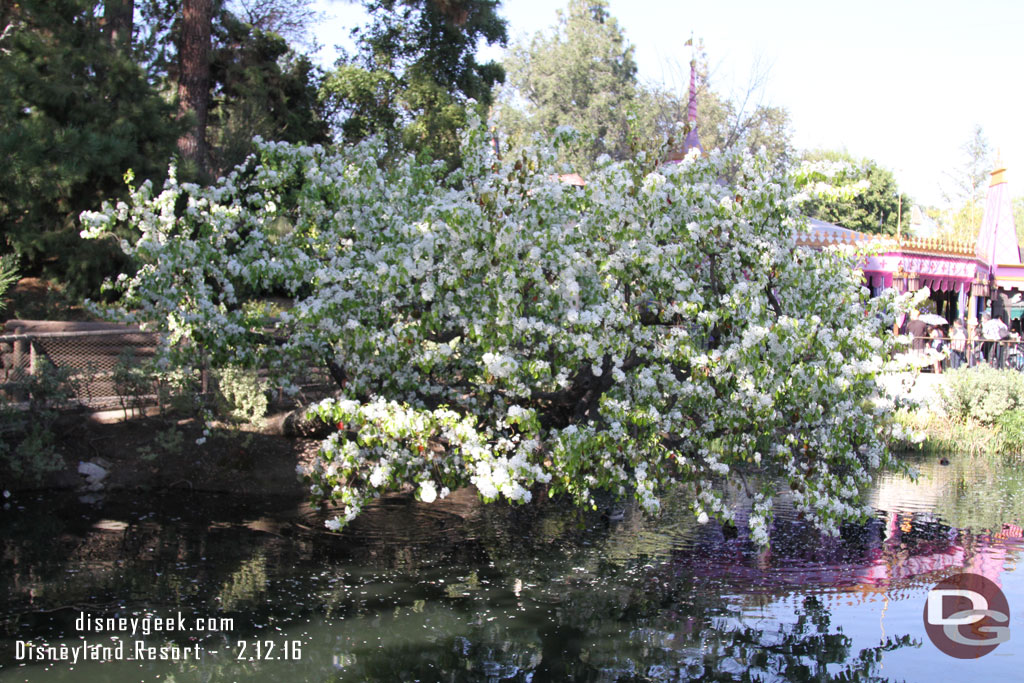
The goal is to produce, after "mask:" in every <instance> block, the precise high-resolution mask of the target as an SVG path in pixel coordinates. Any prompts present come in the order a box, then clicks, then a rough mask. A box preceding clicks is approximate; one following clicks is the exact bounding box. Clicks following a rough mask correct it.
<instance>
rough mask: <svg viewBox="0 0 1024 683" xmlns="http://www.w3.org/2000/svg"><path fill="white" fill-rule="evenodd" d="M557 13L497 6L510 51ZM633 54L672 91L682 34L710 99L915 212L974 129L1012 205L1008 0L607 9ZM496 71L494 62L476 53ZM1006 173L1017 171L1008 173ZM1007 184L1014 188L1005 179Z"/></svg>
mask: <svg viewBox="0 0 1024 683" xmlns="http://www.w3.org/2000/svg"><path fill="white" fill-rule="evenodd" d="M318 5H319V7H320V9H321V11H323V12H324V13H325V19H324V21H322V22H321V23H320V24H319V27H318V29H317V32H316V35H317V39H318V41H319V42H320V43H321V44H323V45H325V46H327V48H325V49H324V50H322V51H321V54H320V55H319V57H320V61H321V63H322V64H324V65H325V66H329V65H330V64H331V63H332V62H333V59H334V55H335V53H334V52H333V50H332V49H330V48H331V46H333V45H335V44H337V43H343V44H347V45H349V46H351V44H352V43H351V42H350V41H349V39H348V34H349V30H350V29H351V28H352V27H355V26H358V25H360V24H361V23H364V21H365V19H364V18H363V16H364V15H362V13H361V9H360V8H359V6H358V4H354V3H351V2H346V1H345V0H318ZM565 5H566V1H565V0H546V1H545V0H505V2H504V3H503V4H502V7H501V9H500V14H501V15H502V16H504V17H505V18H506V19H507V20H508V24H509V37H510V40H511V41H516V40H526V39H528V38H529V37H530V36H532V35H533V34H534V33H536V32H537V31H545V30H550V29H551V27H552V26H553V25H554V24H555V21H556V12H557V10H558V9H559V8H562V7H564V6H565ZM609 9H610V13H611V15H612V16H613V17H615V18H616V19H617V20H618V21H619V24H620V25H621V26H622V28H623V31H624V32H625V35H626V39H627V40H628V41H629V42H630V43H631V44H632V45H634V46H635V48H636V53H635V54H636V60H637V64H638V66H639V76H640V78H641V80H642V81H644V82H648V83H655V84H662V85H665V86H669V87H674V88H676V89H680V90H682V89H683V88H684V87H685V84H686V82H687V79H688V73H685V70H686V68H687V66H686V65H687V64H688V63H689V59H690V51H689V50H690V48H688V47H685V46H684V43H685V42H686V40H687V39H688V38H689V37H690V35H691V33H692V34H693V36H694V37H695V38H696V39H697V40H698V41H703V43H704V47H705V51H706V53H707V57H708V61H709V66H710V80H711V83H710V86H711V88H712V89H713V90H715V91H716V92H719V93H720V94H723V95H726V96H728V95H741V94H742V93H744V92H745V91H746V90H747V89H748V84H749V83H750V81H751V78H752V76H754V75H756V74H763V75H764V76H765V82H764V86H763V88H762V89H761V90H760V91H759V92H758V97H757V100H756V101H757V102H760V103H763V104H766V105H772V106H780V107H784V108H786V109H787V110H788V111H789V114H790V120H791V123H792V133H793V143H794V145H795V146H796V147H797V148H798V149H812V148H826V149H845V150H846V151H847V152H849V153H850V154H852V155H854V156H856V157H867V158H870V159H873V160H875V161H876V162H877V163H879V164H880V165H881V166H883V167H885V168H887V169H889V170H890V171H892V172H893V173H894V174H895V176H896V180H897V182H898V183H899V186H900V189H901V190H902V191H903V192H906V193H907V194H908V195H909V197H911V198H912V199H913V200H914V201H915V202H916V203H919V204H925V205H935V206H944V204H945V202H944V199H943V188H947V189H951V188H952V183H951V182H950V180H949V176H948V174H949V173H953V172H955V171H956V170H957V169H958V168H961V167H962V166H963V164H964V163H965V160H966V158H965V156H964V153H963V151H962V147H963V145H964V144H965V143H967V142H968V141H969V140H970V139H971V137H972V136H973V132H974V128H975V126H981V128H982V130H983V132H984V134H985V137H986V138H987V140H988V142H989V145H990V146H991V148H992V149H993V150H996V149H998V150H999V151H1000V153H1001V158H1002V160H1003V162H1004V165H1006V166H1007V168H1008V172H1007V177H1008V180H1009V183H1010V188H1011V191H1012V192H1013V194H1014V195H1022V194H1024V127H1022V124H1024V120H1022V119H1021V116H1022V114H1024V85H1022V81H1024V2H1020V0H972V1H971V2H967V1H953V0H927V1H926V0H887V1H881V0H858V1H857V2H836V1H829V0H776V1H775V2H765V1H764V0H717V1H716V0H703V1H702V2H692V1H689V0H681V1H680V0H677V1H676V2H666V1H665V0H661V1H657V0H610V2H609ZM481 56H482V57H483V58H487V59H498V60H500V59H501V56H502V50H501V49H498V48H487V49H484V50H482V51H481ZM1018 169H1019V171H1018ZM1016 178H1020V180H1019V181H1018V180H1016Z"/></svg>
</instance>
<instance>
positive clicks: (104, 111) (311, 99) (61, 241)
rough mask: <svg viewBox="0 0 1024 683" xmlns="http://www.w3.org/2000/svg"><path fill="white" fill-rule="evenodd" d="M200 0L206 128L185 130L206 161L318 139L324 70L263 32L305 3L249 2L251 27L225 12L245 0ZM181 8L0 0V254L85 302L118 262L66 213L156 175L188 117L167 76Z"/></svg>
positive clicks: (295, 24) (179, 55) (173, 67)
mask: <svg viewBox="0 0 1024 683" xmlns="http://www.w3.org/2000/svg"><path fill="white" fill-rule="evenodd" d="M191 2H192V0H189V3H191ZM207 2H208V3H209V5H210V11H211V12H212V13H213V14H212V17H211V19H210V20H209V26H208V27H207V28H208V29H209V31H210V39H209V41H207V42H209V48H208V49H207V50H206V51H205V52H206V57H205V59H206V60H207V61H208V67H209V75H208V79H207V84H206V87H205V88H203V87H200V88H199V90H198V91H197V92H196V93H194V94H195V95H196V97H199V96H200V95H204V94H205V101H206V103H207V104H206V105H205V106H206V107H207V112H208V113H207V124H206V130H205V133H204V134H199V133H197V132H196V131H197V128H196V127H195V126H194V127H193V128H192V129H191V130H190V134H189V136H188V137H187V138H186V139H187V140H188V141H189V144H194V145H200V143H201V144H202V146H203V147H205V148H206V152H207V153H206V159H207V161H204V162H203V163H204V166H205V167H206V168H209V170H211V171H213V172H219V171H221V170H223V169H225V168H228V167H231V166H232V165H234V164H235V163H237V162H238V161H240V160H241V159H242V158H244V156H245V155H246V154H248V153H249V152H250V151H252V149H253V147H252V138H253V136H254V135H260V136H262V137H263V138H265V139H269V140H284V141H288V142H297V143H298V142H305V143H314V142H317V143H322V142H327V141H328V140H329V128H328V126H327V122H326V119H325V117H324V115H323V113H322V109H323V108H322V106H321V104H320V102H319V101H318V91H319V87H320V79H321V76H322V74H321V73H320V72H319V71H318V70H317V69H315V68H314V67H313V66H312V64H311V63H310V61H309V59H308V58H306V57H305V56H303V55H300V54H298V53H296V52H295V51H294V50H293V49H292V48H290V46H289V45H288V44H287V42H286V41H285V40H284V38H282V37H281V36H280V35H278V34H277V33H275V32H274V30H275V28H281V29H282V30H287V31H295V32H297V31H299V29H300V28H301V24H300V22H299V20H298V19H296V18H295V17H296V16H297V15H295V14H294V13H293V14H291V15H289V14H287V11H285V10H288V11H290V10H293V9H295V7H298V8H299V9H301V8H303V7H305V8H306V9H308V3H299V4H298V5H296V6H294V7H293V5H292V4H291V3H290V2H288V0H261V2H260V3H258V7H257V4H256V3H251V6H250V10H251V11H250V13H249V14H248V16H250V17H252V18H254V20H258V21H259V22H261V23H262V24H263V25H264V28H260V27H257V26H253V25H252V24H251V23H249V22H247V21H243V20H242V19H241V18H239V16H237V15H236V14H235V13H234V12H232V11H231V8H237V7H238V6H242V5H245V3H242V2H241V0H239V2H238V3H237V4H235V3H232V4H225V3H224V2H222V1H221V0H207ZM189 3H186V2H184V1H183V0H106V2H103V3H100V2H97V1H96V0H53V1H52V2H44V1H43V0H25V1H23V2H18V3H14V2H10V1H3V2H0V51H2V54H3V56H2V58H3V60H4V64H3V69H0V99H2V101H0V153H2V154H3V155H4V159H5V162H6V163H5V164H4V165H3V168H0V233H2V234H3V235H4V236H5V237H7V238H8V239H7V240H5V242H4V245H3V246H0V253H3V252H4V251H7V250H11V251H13V252H14V253H16V254H17V255H18V259H19V267H20V271H21V272H22V273H23V274H25V275H28V276H42V277H47V278H54V279H58V280H61V281H63V282H64V283H65V284H68V285H71V286H72V288H73V290H74V293H76V294H85V293H88V294H89V295H91V296H95V295H96V294H98V289H99V284H100V283H101V282H102V280H103V278H104V277H107V276H111V275H115V274H117V273H118V272H121V271H122V270H125V269H130V266H129V264H127V263H126V262H125V260H124V257H123V254H122V252H121V251H120V250H116V251H115V249H114V247H113V245H112V244H110V243H106V242H88V243H82V242H81V240H80V239H79V236H78V232H79V230H80V226H79V224H78V215H79V214H80V213H81V212H82V211H83V210H86V209H92V208H95V207H96V205H97V204H98V202H99V201H100V198H101V197H104V198H114V199H116V198H117V197H123V196H126V194H127V188H126V187H125V184H124V180H123V178H124V174H125V172H126V171H127V170H128V169H131V170H132V171H133V173H134V176H135V178H136V180H137V181H138V182H142V181H144V180H147V179H148V180H154V181H157V182H159V181H161V180H162V179H163V177H164V175H165V173H166V168H167V162H168V160H169V159H170V158H171V157H172V156H173V155H174V153H175V149H176V141H177V140H178V139H179V137H182V135H181V134H182V133H183V132H184V126H185V124H186V122H187V121H189V122H191V123H192V124H196V123H197V118H198V117H196V116H193V115H191V114H189V115H188V116H186V118H185V119H180V118H179V113H180V110H178V109H177V108H176V107H175V105H174V100H175V96H176V93H177V91H178V86H179V84H180V83H183V82H186V81H188V79H187V78H185V76H184V75H183V74H184V71H183V69H182V64H183V63H187V61H188V60H187V59H186V58H185V54H184V53H183V52H182V43H183V41H184V40H185V38H184V35H185V24H186V23H187V22H186V21H185V8H186V6H187V5H188V4H189ZM275 8H281V9H282V11H283V12H284V14H281V13H278V14H274V11H275ZM257 9H259V10H260V12H262V14H260V13H258V12H257V11H256V10H257ZM133 11H134V12H136V14H133ZM288 16H290V17H292V19H289V20H287V21H286V20H285V19H283V18H282V17H288ZM298 16H299V18H301V16H305V15H298ZM136 19H137V21H136ZM289 22H290V23H289ZM200 42H202V41H200ZM185 94H186V97H192V94H189V93H185ZM200 99H204V98H202V97H200ZM182 102H183V105H187V101H186V100H185V99H183V100H182ZM184 109H185V110H188V109H189V107H188V106H184ZM189 149H191V150H192V151H191V152H189V153H190V154H192V153H195V151H196V149H197V148H189ZM186 151H188V150H186ZM196 168H197V169H198V168H199V167H198V166H196ZM187 176H188V170H187V168H185V169H183V170H182V177H187Z"/></svg>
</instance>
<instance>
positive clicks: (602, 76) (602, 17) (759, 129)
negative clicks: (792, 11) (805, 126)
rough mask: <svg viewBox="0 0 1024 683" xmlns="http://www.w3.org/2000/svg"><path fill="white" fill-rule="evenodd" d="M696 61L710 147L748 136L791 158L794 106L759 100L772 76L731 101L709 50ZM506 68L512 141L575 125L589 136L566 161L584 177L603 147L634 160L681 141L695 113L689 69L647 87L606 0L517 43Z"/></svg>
mask: <svg viewBox="0 0 1024 683" xmlns="http://www.w3.org/2000/svg"><path fill="white" fill-rule="evenodd" d="M697 62H698V63H697V76H698V78H697V96H698V130H699V133H700V138H701V142H702V144H703V146H704V148H705V149H720V150H725V149H729V148H731V147H733V146H734V145H738V144H740V143H741V142H742V143H743V144H745V145H746V146H747V148H748V149H759V148H760V147H762V146H764V147H766V148H767V150H768V154H769V156H770V157H771V158H772V159H773V160H776V161H778V162H780V163H782V162H784V161H785V160H786V159H788V158H789V155H790V151H791V150H790V142H789V139H790V132H789V115H788V113H787V112H786V111H785V109H781V108H777V107H768V106H764V105H763V104H760V103H757V104H755V99H756V95H757V93H758V92H759V90H760V88H761V87H762V86H763V82H764V75H763V74H760V75H756V74H755V77H753V78H752V79H751V82H750V84H749V87H748V88H747V90H746V92H744V93H742V95H741V96H740V97H739V98H736V99H731V98H725V97H722V96H720V95H719V94H717V93H715V92H713V91H712V90H711V88H710V86H709V79H708V68H707V58H706V55H705V54H704V53H703V48H702V47H698V56H697ZM505 65H506V69H507V71H508V84H507V86H505V87H504V88H503V89H502V95H501V98H500V99H501V101H502V107H501V109H500V119H501V129H502V131H503V133H505V135H506V136H508V138H509V140H510V143H511V145H512V146H513V147H520V146H522V145H524V144H527V143H528V142H529V141H530V140H531V139H532V138H533V137H534V136H535V135H537V134H540V135H542V136H546V135H550V134H551V132H552V131H553V130H555V129H556V128H557V127H559V126H572V127H573V128H575V129H576V130H578V131H579V132H581V133H583V136H584V139H585V142H584V144H583V145H582V146H580V147H579V148H578V149H576V150H574V151H572V152H570V153H568V154H567V155H566V160H567V161H568V163H569V164H570V165H571V166H572V167H573V169H574V170H576V171H578V172H580V173H583V174H584V175H587V174H588V173H589V172H590V170H591V169H592V168H593V167H594V162H595V161H596V159H597V158H598V157H599V156H600V155H601V154H608V155H609V156H610V157H611V158H613V159H625V158H627V157H630V156H632V155H635V154H636V153H637V152H639V151H641V150H648V151H653V150H654V149H655V148H656V147H658V146H659V145H660V142H661V140H662V139H664V138H666V137H669V138H672V137H676V138H678V135H679V131H678V128H677V124H678V123H680V122H683V121H686V118H687V106H688V103H689V92H688V84H689V67H688V66H687V67H686V69H685V74H684V73H683V71H684V70H683V69H680V70H679V73H680V76H681V78H680V79H679V82H680V83H681V84H685V85H684V87H681V88H675V89H673V88H668V87H665V86H663V85H660V84H641V83H640V82H639V81H638V80H637V75H636V73H637V68H636V62H635V60H634V57H633V47H632V46H631V45H630V44H629V43H628V41H627V40H626V37H625V34H624V33H623V32H622V30H621V29H620V28H619V26H618V23H617V22H616V21H615V19H614V18H613V17H611V16H610V15H609V13H608V4H607V2H605V1H604V0H573V2H571V3H570V4H569V6H568V8H567V9H566V10H565V11H563V12H560V13H559V18H558V23H557V24H556V25H555V27H554V30H553V31H552V32H551V33H550V34H543V33H538V34H537V35H536V36H534V38H533V39H532V40H531V41H530V42H529V43H528V44H518V45H516V46H514V47H513V48H512V50H511V55H510V56H509V58H508V59H507V60H506V62H505Z"/></svg>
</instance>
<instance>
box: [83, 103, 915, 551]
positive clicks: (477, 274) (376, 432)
mask: <svg viewBox="0 0 1024 683" xmlns="http://www.w3.org/2000/svg"><path fill="white" fill-rule="evenodd" d="M560 134H563V135H565V136H568V137H572V136H571V134H570V133H569V131H562V132H561V133H560ZM465 135H466V139H465V140H464V147H463V159H464V165H463V168H462V169H461V170H460V173H461V178H462V180H461V182H459V183H455V184H448V183H446V182H445V181H444V178H443V177H441V175H440V173H441V169H440V167H438V166H435V165H430V164H422V163H420V162H418V161H417V160H416V159H414V158H406V159H399V160H397V161H396V162H395V163H394V164H391V165H386V166H385V165H381V164H380V163H379V160H380V158H381V157H382V152H381V150H382V148H381V143H380V142H379V141H376V140H368V141H366V142H363V143H360V144H358V145H350V146H344V147H338V148H324V147H297V146H292V145H287V144H284V143H270V142H262V143H260V145H259V150H258V152H257V154H256V156H255V158H254V159H253V160H252V161H251V162H250V163H249V164H248V165H247V167H246V168H245V169H239V170H238V171H234V172H232V173H230V174H229V175H228V176H227V177H225V178H222V179H220V180H219V181H218V182H217V183H215V184H213V185H212V186H210V187H205V188H203V187H196V186H189V185H182V184H179V183H178V182H177V181H176V179H175V177H174V175H173V174H172V175H171V177H170V178H169V180H168V181H167V183H166V184H165V186H164V188H163V189H162V191H160V192H159V193H156V191H155V190H154V188H153V187H152V186H151V185H149V184H148V183H143V184H142V185H141V186H139V187H137V188H133V189H132V192H131V198H130V201H128V202H126V203H120V204H118V205H116V206H111V205H106V206H104V207H103V209H102V210H101V211H98V212H92V213H87V214H83V216H82V221H83V235H85V236H88V237H102V236H104V235H108V234H112V233H113V232H114V231H115V230H118V231H120V230H122V229H123V228H124V227H125V226H128V227H130V228H132V229H134V230H135V231H136V233H137V236H138V239H137V240H136V241H135V242H134V243H129V242H124V243H123V245H122V246H123V248H124V249H125V250H126V251H128V252H129V253H130V255H131V256H132V257H133V260H134V261H135V262H137V263H139V264H141V267H140V268H139V270H138V272H137V273H136V274H135V275H133V276H125V277H122V278H119V279H118V281H117V282H116V283H115V286H116V287H117V288H118V289H119V290H120V291H121V293H122V301H121V303H120V305H121V312H120V314H119V316H120V317H121V318H122V319H125V320H134V321H147V322H153V323H156V324H157V325H158V326H159V327H161V328H162V329H163V330H164V331H166V332H167V333H168V335H169V343H168V344H167V345H166V347H165V348H164V350H163V357H162V358H161V362H162V363H164V364H165V365H166V366H167V367H169V368H197V367H200V366H201V364H202V363H203V362H204V359H212V362H213V363H214V364H215V365H217V366H225V367H226V366H237V367H241V368H252V369H262V370H265V371H268V372H269V374H270V377H271V379H272V380H273V381H275V382H277V384H278V386H281V387H287V388H288V389H289V390H290V391H295V390H297V387H296V386H295V378H297V377H300V376H304V375H305V374H307V373H308V370H309V369H310V365H311V364H317V363H323V362H324V361H329V362H330V363H331V364H332V366H336V367H340V368H343V369H344V370H345V375H346V377H347V379H346V383H345V387H344V393H345V395H346V396H347V397H348V398H344V399H338V400H332V401H327V402H324V403H321V404H319V405H318V406H315V407H314V409H313V412H314V413H315V414H316V415H319V416H320V417H321V418H322V419H324V420H325V421H327V422H329V423H331V424H339V425H341V426H340V427H339V429H338V431H337V433H336V434H334V435H332V436H331V437H330V438H328V439H325V441H324V443H323V445H322V447H321V449H320V453H319V455H318V457H317V460H316V461H315V462H314V463H313V465H312V467H311V468H310V469H309V470H308V471H303V472H300V474H302V475H303V476H308V477H309V478H310V480H311V485H312V486H315V487H316V488H315V489H314V490H315V491H316V492H317V495H319V496H321V497H324V498H330V499H331V500H332V501H333V502H334V503H335V504H336V505H338V506H339V507H342V508H343V509H344V514H343V515H340V516H339V517H337V518H334V519H332V520H331V521H330V522H329V528H340V527H341V526H343V525H344V523H346V522H347V521H348V520H350V519H352V518H353V517H354V516H355V515H356V514H358V513H359V511H360V510H361V509H363V507H364V506H365V504H366V503H367V502H368V501H369V500H371V499H372V498H373V497H374V496H377V495H380V494H381V493H383V492H384V491H387V490H401V489H406V490H411V491H415V492H416V495H417V496H418V498H419V499H420V500H423V501H426V502H430V501H435V500H436V499H437V498H442V497H444V495H446V492H447V491H448V490H452V489H454V488H456V487H458V486H466V485H469V484H474V485H475V486H476V487H477V488H478V489H479V491H480V493H481V495H482V496H483V497H484V498H485V499H488V500H493V499H497V498H499V497H504V498H506V499H508V500H512V501H518V502H526V501H529V500H530V498H531V488H532V487H534V486H536V485H538V484H547V485H548V486H549V487H550V488H551V489H552V491H553V492H556V493H557V492H564V493H568V494H570V495H572V496H573V497H574V498H575V499H576V500H578V501H580V502H588V503H589V502H591V499H592V495H593V493H594V492H596V491H599V490H606V491H610V492H612V493H613V494H617V495H622V494H625V493H630V492H631V493H632V494H634V495H636V496H637V498H638V499H639V501H640V502H641V504H642V505H643V506H644V508H646V509H648V510H656V509H658V506H659V501H658V495H659V492H660V491H661V490H663V488H664V487H665V486H668V485H671V484H674V483H683V484H686V485H689V486H691V487H693V489H694V491H695V492H696V493H697V501H698V502H697V504H698V507H697V508H696V509H695V514H697V515H698V519H704V518H705V517H706V518H708V519H710V517H717V518H719V519H728V518H729V516H730V514H731V512H730V506H729V505H728V504H727V502H726V501H724V500H723V499H722V498H721V496H717V495H712V494H711V493H710V491H712V490H726V489H728V486H725V485H726V484H733V483H735V482H736V481H737V480H740V479H741V478H742V479H744V480H747V479H750V478H752V477H756V476H763V477H768V478H771V477H781V478H783V479H784V480H785V481H786V482H787V484H788V485H789V486H790V488H791V489H792V490H795V491H799V492H800V495H801V496H803V498H802V500H804V502H805V503H806V504H807V505H808V506H813V508H814V509H815V510H816V511H817V512H816V513H815V514H814V515H813V517H812V519H814V520H815V521H816V522H819V523H820V524H821V525H822V527H823V528H829V529H831V528H834V526H835V524H837V523H839V522H840V521H841V520H842V519H846V518H849V517H850V516H851V515H854V514H857V513H858V510H859V509H858V508H857V507H856V500H857V497H858V491H859V489H860V487H862V486H863V484H864V483H865V482H866V481H868V480H869V479H870V476H871V473H872V472H873V471H875V470H876V469H878V468H881V467H887V466H890V465H891V464H892V462H891V459H890V458H889V456H888V451H887V445H888V439H889V438H890V434H891V430H890V428H889V425H890V424H891V422H892V418H891V415H892V410H891V406H889V405H888V404H886V403H884V402H879V401H877V400H875V399H876V397H877V395H878V387H877V383H876V381H875V374H876V373H877V372H878V371H879V369H881V368H882V367H883V359H885V358H888V357H890V356H891V354H892V351H893V349H894V344H893V342H892V340H891V339H890V338H889V337H888V336H887V335H886V328H887V327H891V325H892V319H893V318H892V315H893V311H894V310H895V308H896V307H898V306H901V305H904V303H905V302H903V301H902V300H896V299H894V298H893V297H892V296H888V295H887V296H883V297H879V298H875V299H870V300H869V299H868V297H867V294H866V292H865V290H863V289H861V287H860V275H859V271H858V270H857V269H856V266H857V263H858V258H859V257H858V256H857V255H856V254H849V253H844V252H840V251H837V250H830V251H824V252H819V253H815V252H808V251H803V250H801V249H800V248H798V247H797V246H796V242H795V237H794V234H795V233H794V231H795V228H796V227H797V223H798V221H797V219H796V218H795V212H794V205H793V199H792V197H793V194H792V193H793V189H794V188H793V183H792V182H791V179H790V178H787V177H782V176H778V175H775V174H774V171H773V170H772V168H771V166H770V165H769V164H768V163H767V161H766V160H765V159H764V158H762V157H756V156H747V155H744V154H742V153H740V152H726V153H718V152H715V153H712V154H710V155H708V156H707V157H699V156H695V157H693V158H690V159H688V160H687V161H686V162H685V163H682V164H677V165H675V166H671V167H662V168H658V167H656V166H654V165H652V164H651V163H650V162H649V161H645V160H644V159H637V160H633V161H627V162H613V161H611V160H605V161H604V162H603V163H602V164H600V165H599V166H600V167H599V169H598V170H597V171H596V172H595V173H594V174H593V176H592V177H589V178H588V179H587V184H586V186H585V187H582V188H570V189H567V188H566V187H565V186H564V185H562V184H561V183H559V182H557V181H556V180H553V178H556V177H557V174H558V172H559V168H558V165H557V161H558V154H557V152H556V151H555V150H554V149H553V148H551V147H538V148H535V149H531V150H527V151H526V152H525V153H524V154H525V157H520V158H517V159H509V160H504V161H502V160H496V159H495V158H494V157H493V155H492V154H491V153H490V151H489V147H488V139H489V138H488V133H487V130H486V127H484V126H482V125H479V122H475V123H471V125H469V126H468V128H467V131H466V134H465ZM516 164H519V166H518V167H516ZM523 169H529V171H528V172H527V171H524V170H523ZM808 178H810V176H808ZM725 179H727V180H728V182H726V180H725ZM816 180H817V179H816ZM816 180H815V181H816ZM182 207H186V208H185V210H181V208H182ZM442 245H443V246H442ZM271 293H273V294H274V296H276V297H280V296H282V295H284V296H285V297H287V299H288V302H287V304H286V305H285V306H283V307H281V308H283V309H285V310H281V309H274V308H272V307H271V305H270V304H268V299H269V295H270V294H271ZM128 311H130V313H129V312H128ZM353 397H360V398H359V400H356V399H355V398H353ZM839 473H842V476H840V474H839ZM698 489H699V491H698ZM769 498H770V497H769ZM766 504H767V503H766ZM765 509H768V508H765ZM759 528H760V527H759ZM758 539H759V540H763V539H761V537H760V536H758Z"/></svg>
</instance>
